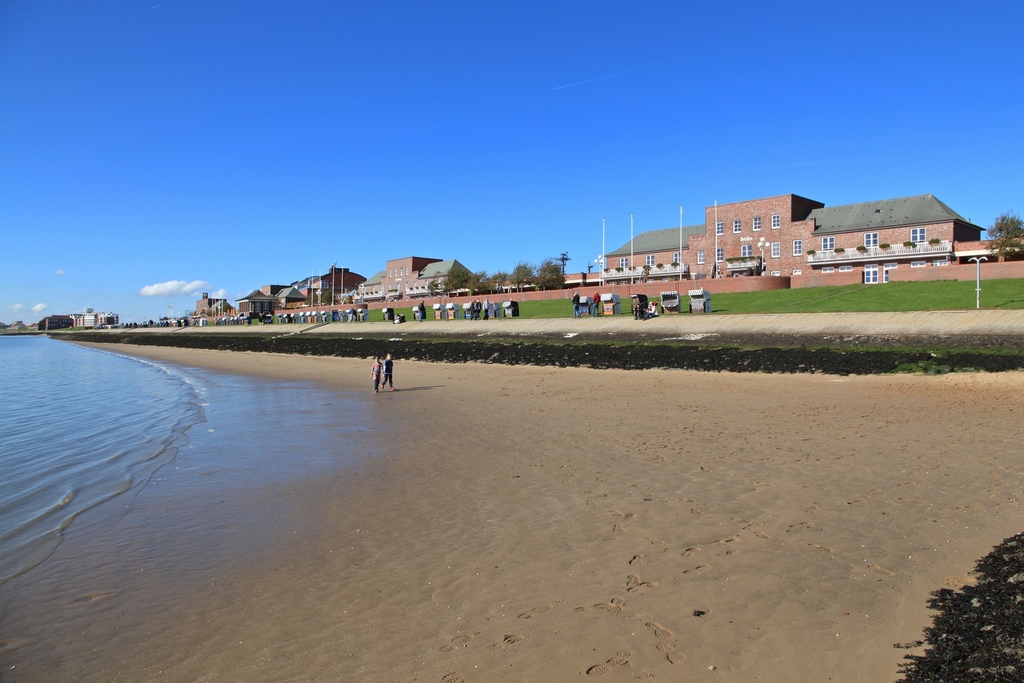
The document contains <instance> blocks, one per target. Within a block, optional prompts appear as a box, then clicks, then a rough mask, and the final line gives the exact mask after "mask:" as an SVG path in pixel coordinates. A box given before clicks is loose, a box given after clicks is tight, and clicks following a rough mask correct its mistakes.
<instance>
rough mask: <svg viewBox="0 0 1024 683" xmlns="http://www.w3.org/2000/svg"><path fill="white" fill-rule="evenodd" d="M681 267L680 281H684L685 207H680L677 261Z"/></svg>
mask: <svg viewBox="0 0 1024 683" xmlns="http://www.w3.org/2000/svg"><path fill="white" fill-rule="evenodd" d="M676 263H678V264H679V265H678V266H677V267H678V268H679V279H680V281H681V280H682V279H683V205H682V204H680V205H679V260H678V261H676Z"/></svg>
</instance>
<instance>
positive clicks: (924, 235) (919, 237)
mask: <svg viewBox="0 0 1024 683" xmlns="http://www.w3.org/2000/svg"><path fill="white" fill-rule="evenodd" d="M910 241H911V242H913V243H914V244H923V243H925V242H927V241H928V228H911V229H910Z"/></svg>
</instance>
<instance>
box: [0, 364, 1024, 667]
mask: <svg viewBox="0 0 1024 683" xmlns="http://www.w3.org/2000/svg"><path fill="white" fill-rule="evenodd" d="M116 351H117V352H118V353H132V354H137V355H145V356H148V357H151V358H156V359H162V360H166V361H171V362H177V363H181V364H184V365H191V366H198V367H205V368H210V369H214V370H217V371H221V372H227V373H247V374H255V375H258V376H261V377H264V378H267V379H270V380H276V379H289V380H295V379H309V380H311V381H316V382H319V383H321V384H323V385H324V386H328V387H331V388H334V389H338V390H358V391H364V392H370V394H371V396H370V399H371V400H373V401H375V402H376V403H375V405H374V406H373V407H372V410H373V411H374V415H375V420H376V421H377V422H378V423H379V424H380V425H381V430H380V431H369V432H366V433H364V434H362V435H361V436H360V437H359V439H361V440H363V441H364V442H365V443H366V444H367V446H368V447H370V446H372V448H373V449H374V450H375V451H379V452H381V453H383V454H384V455H382V456H380V457H376V458H374V459H372V460H371V461H369V462H367V463H366V464H365V465H363V466H362V467H361V469H359V471H356V472H353V471H345V472H339V473H338V474H337V475H331V476H322V475H320V476H317V477H312V478H310V479H308V480H306V481H303V482H302V483H301V485H296V484H295V483H294V482H291V483H289V485H288V486H287V487H282V488H281V489H275V488H273V487H269V488H267V489H265V490H261V491H259V492H256V493H254V494H253V495H252V496H251V497H249V498H248V499H246V500H243V501H235V502H236V504H239V505H242V506H243V507H244V506H253V509H256V508H257V507H259V506H262V505H273V504H276V503H275V502H274V501H279V500H286V501H287V503H288V523H289V525H291V529H292V532H291V533H288V534H280V535H279V536H278V537H277V538H275V539H274V542H273V543H272V544H270V546H269V547H268V548H267V549H265V550H263V551H261V554H260V556H259V558H258V561H255V560H248V561H245V562H234V563H227V564H225V565H223V566H222V567H220V568H216V569H212V570H211V573H206V574H202V575H201V576H203V580H202V581H200V580H196V579H195V578H188V577H181V576H162V577H153V578H151V579H150V578H147V577H140V576H133V577H130V578H129V579H125V581H126V582H127V583H125V584H124V585H120V586H118V587H117V588H111V587H110V586H109V585H108V586H106V587H104V586H92V585H82V586H79V587H78V590H80V591H81V592H82V595H84V596H86V597H85V598H83V599H77V600H72V601H70V603H69V604H67V605H65V606H64V607H62V609H61V611H59V612H56V611H55V612H53V613H46V614H36V615H35V616H34V620H35V621H33V620H32V619H21V620H19V621H18V622H17V623H18V624H19V627H21V626H23V628H24V629H25V631H24V634H23V635H24V639H25V640H24V641H23V642H22V641H19V640H17V639H16V638H15V637H14V636H17V635H18V634H17V633H15V634H14V636H12V635H11V634H10V633H8V634H7V636H5V637H6V638H7V640H6V641H5V642H3V643H0V664H2V665H3V666H2V669H3V671H2V673H0V680H2V681H8V682H13V681H23V682H31V681H46V680H51V681H52V680H76V681H143V680H160V681H243V680H244V681H435V682H443V683H454V682H457V681H566V680H580V679H581V677H583V678H586V679H587V680H589V678H590V677H598V678H599V680H602V681H619V680H621V681H625V680H634V679H651V680H663V681H680V680H686V681H772V682H780V683H781V682H783V681H785V682H788V683H793V682H807V683H812V682H813V683H818V682H820V681H894V680H896V679H897V678H898V675H899V665H900V662H901V661H902V660H903V657H904V656H905V655H907V654H908V653H917V654H919V653H920V652H921V651H922V648H920V647H917V648H914V647H912V644H913V643H914V642H915V641H918V640H920V639H921V637H922V629H923V628H924V627H926V626H927V625H929V623H930V618H931V617H930V615H931V613H930V612H929V611H928V609H927V607H926V604H927V600H928V597H929V594H930V593H931V592H932V591H934V590H936V589H938V588H942V587H953V588H956V587H959V586H962V585H965V584H967V583H969V582H970V581H971V578H970V576H969V572H970V570H971V569H972V568H973V566H974V563H975V562H976V561H977V560H978V559H979V558H980V557H981V556H983V555H985V554H986V553H988V552H989V551H990V550H991V548H992V547H993V546H994V545H996V544H998V543H999V542H1000V541H1001V540H1002V539H1004V538H1006V537H1008V536H1010V535H1012V534H1015V533H1018V532H1020V531H1021V530H1022V529H1024V509H1022V507H1021V505H1020V503H1019V501H1018V492H1019V491H1020V490H1021V487H1022V484H1024V460H1022V458H1021V455H1020V436H1021V430H1020V427H1019V415H1020V414H1021V408H1022V403H1024V399H1022V396H1024V392H1022V389H1024V375H1021V374H1020V373H1004V374H980V373H978V374H952V375H942V376H909V375H901V376H859V377H835V376H825V375H768V374H744V375H738V374H727V373H721V374H719V373H699V372H690V371H664V370H645V371H623V370H592V369H585V368H538V367H530V366H516V367H507V366H498V365H481V364H464V365H453V364H440V363H419V362H409V361H403V360H402V359H398V361H397V363H396V369H395V384H396V386H397V387H398V391H395V392H384V393H381V394H379V395H377V396H372V391H371V390H370V386H369V363H368V362H367V361H363V360H353V359H344V358H310V357H301V356H286V355H271V354H261V355H259V356H257V355H255V354H248V353H233V352H226V351H199V350H184V349H173V348H159V347H145V348H143V347H128V346H118V347H117V349H116ZM299 447H301V442H300V441H299V442H296V448H299ZM86 537H87V535H83V537H82V538H78V539H70V540H69V541H67V542H65V544H64V545H63V546H62V547H61V551H60V553H61V557H58V558H56V561H55V562H54V563H53V566H51V567H50V568H49V569H48V570H47V571H46V572H38V573H37V572H33V573H30V574H29V575H26V576H25V577H23V579H22V580H20V581H21V582H22V584H23V585H21V586H20V587H19V588H18V591H17V593H16V594H15V595H14V596H13V597H11V598H10V599H9V600H8V603H7V605H6V608H7V609H8V610H9V611H17V610H21V611H25V610H27V609H29V608H30V607H31V604H30V601H31V600H32V599H33V595H35V594H36V593H37V592H45V591H46V590H47V585H46V582H47V581H55V582H56V581H65V582H66V581H69V580H70V579H68V577H67V576H64V577H63V578H61V577H60V576H58V575H59V574H60V573H61V572H62V571H63V572H64V574H70V573H71V571H72V570H73V564H74V563H73V561H72V560H73V558H74V556H75V553H76V545H75V544H76V543H78V544H84V543H85V542H86V540H87V538H86ZM115 561H116V559H115V558H111V562H115ZM178 561H179V562H187V561H188V558H184V559H183V558H178ZM62 562H63V563H64V566H65V569H63V570H62V569H61V566H62V565H61V563H62ZM213 574H215V579H211V578H210V577H211V575H213ZM33 575H37V577H35V578H34V576H33ZM39 577H42V578H39ZM103 580H105V581H107V583H108V584H109V582H110V575H109V574H108V575H105V577H104V579H103ZM100 583H102V581H100ZM47 620H50V621H51V622H52V624H51V626H50V627H48V628H46V629H45V631H44V630H41V629H40V630H37V631H36V632H32V631H31V628H32V626H33V624H35V626H36V628H38V627H39V625H40V624H45V623H46V621H47ZM8 626H10V622H8ZM903 644H908V645H910V646H909V647H896V646H897V645H903ZM12 665H15V666H16V668H15V669H11V666H12ZM44 665H45V667H49V668H44Z"/></svg>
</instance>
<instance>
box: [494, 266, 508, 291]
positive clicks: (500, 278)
mask: <svg viewBox="0 0 1024 683" xmlns="http://www.w3.org/2000/svg"><path fill="white" fill-rule="evenodd" d="M509 277H510V276H509V274H508V273H506V272H505V271H503V270H499V271H498V272H497V273H495V274H494V275H492V276H491V279H490V285H491V291H492V292H493V293H495V294H501V292H503V291H504V290H505V287H506V285H507V284H508V279H509Z"/></svg>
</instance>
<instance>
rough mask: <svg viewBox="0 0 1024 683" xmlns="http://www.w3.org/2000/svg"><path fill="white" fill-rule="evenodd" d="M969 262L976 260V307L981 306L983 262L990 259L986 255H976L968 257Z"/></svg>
mask: <svg viewBox="0 0 1024 683" xmlns="http://www.w3.org/2000/svg"><path fill="white" fill-rule="evenodd" d="M967 261H968V262H970V261H974V264H975V271H976V273H975V276H974V307H975V308H981V262H982V261H988V257H986V256H974V257H972V258H969V259H967Z"/></svg>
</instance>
